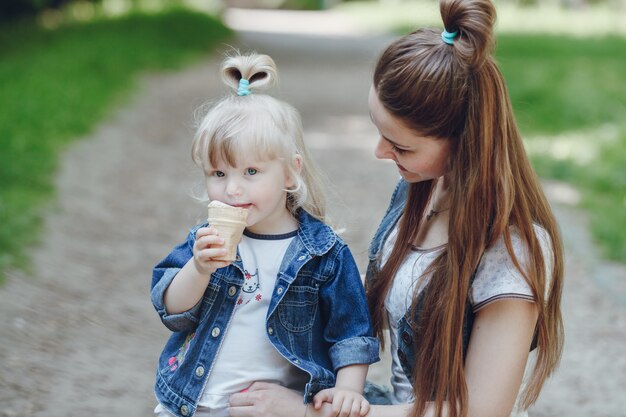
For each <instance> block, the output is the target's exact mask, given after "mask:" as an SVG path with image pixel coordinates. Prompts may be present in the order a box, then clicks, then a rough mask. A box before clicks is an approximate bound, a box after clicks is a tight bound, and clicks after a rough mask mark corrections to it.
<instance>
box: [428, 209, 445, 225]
mask: <svg viewBox="0 0 626 417" xmlns="http://www.w3.org/2000/svg"><path fill="white" fill-rule="evenodd" d="M448 210H450V207H448V208H445V209H441V210H435V209H430V211H429V212H428V214H427V215H426V221H427V222H428V221H430V219H432V218H433V217H435V216H437V215H438V214H439V213H443V212H444V211H448Z"/></svg>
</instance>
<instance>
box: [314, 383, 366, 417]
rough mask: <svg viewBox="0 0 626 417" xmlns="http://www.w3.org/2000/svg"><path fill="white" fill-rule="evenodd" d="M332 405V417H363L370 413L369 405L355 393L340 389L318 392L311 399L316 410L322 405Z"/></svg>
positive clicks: (361, 396)
mask: <svg viewBox="0 0 626 417" xmlns="http://www.w3.org/2000/svg"><path fill="white" fill-rule="evenodd" d="M325 402H326V403H332V408H331V410H332V416H333V417H365V416H366V415H367V413H369V411H370V403H369V402H368V401H367V400H366V399H365V398H364V397H363V395H361V394H360V393H358V392H356V391H350V390H347V389H341V388H328V389H325V390H322V391H320V392H318V393H317V394H316V395H315V397H314V398H313V405H314V408H315V409H316V410H319V409H320V408H321V407H322V404H323V403H325Z"/></svg>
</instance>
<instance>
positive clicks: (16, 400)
mask: <svg viewBox="0 0 626 417" xmlns="http://www.w3.org/2000/svg"><path fill="white" fill-rule="evenodd" d="M290 19H293V18H290ZM322 24H323V22H322V23H319V22H317V23H315V22H314V24H313V27H320V26H321V25H322ZM296 26H298V25H296ZM321 27H323V26H321ZM300 28H302V26H300ZM326 29H327V30H326V32H327V33H330V32H332V30H331V28H326ZM345 29H346V27H342V26H341V25H340V26H338V27H337V32H339V31H343V30H345ZM387 41H388V39H384V38H363V37H360V38H354V37H316V36H308V35H307V36H305V35H296V34H292V35H289V36H285V35H280V36H276V35H271V34H264V33H260V32H256V33H252V32H247V33H241V36H240V38H239V40H238V41H236V44H238V45H241V46H242V48H243V49H245V50H247V49H256V50H258V51H260V52H264V53H269V54H271V55H272V56H273V57H274V58H275V59H276V61H277V64H278V68H279V71H280V73H281V88H280V91H279V92H278V93H277V95H279V96H281V97H283V98H285V99H286V100H287V101H289V102H291V103H293V104H294V105H295V106H296V107H297V108H298V109H299V110H300V111H301V112H302V114H303V115H304V124H305V130H306V132H305V133H306V138H307V141H308V143H309V145H310V147H311V148H312V150H313V153H314V156H315V157H316V159H317V160H318V161H319V163H320V164H321V165H322V168H323V169H324V170H325V172H326V173H327V175H328V176H329V178H330V179H331V180H332V183H333V185H334V186H335V188H336V190H338V192H337V193H335V194H334V195H333V196H332V201H331V212H332V214H333V215H334V217H335V219H336V220H337V221H338V223H340V224H341V225H343V226H345V227H346V229H347V231H346V233H345V238H346V240H347V241H348V243H349V244H350V245H351V247H352V249H353V251H354V253H355V255H356V257H357V260H358V262H359V265H360V266H361V267H364V266H365V257H366V256H365V255H366V254H365V251H366V248H367V245H368V243H369V240H370V237H371V235H372V233H373V232H374V229H375V227H376V224H377V222H378V221H379V219H380V217H381V216H382V213H383V211H384V209H385V206H386V203H387V199H388V197H389V193H390V191H391V188H392V186H393V184H394V182H395V179H396V177H397V173H396V172H395V170H394V168H393V167H392V166H390V165H388V164H386V163H384V162H380V161H377V160H375V159H374V157H373V155H372V149H373V146H374V140H375V132H374V129H373V127H372V126H371V124H370V122H369V119H368V116H367V108H366V95H367V89H368V85H369V77H370V72H371V68H372V64H373V61H374V59H375V57H376V55H377V53H378V51H379V50H380V48H382V46H383V45H385V44H386V43H387ZM234 43H235V42H234ZM217 60H218V61H219V58H217ZM218 61H214V60H211V59H209V60H207V61H204V62H201V63H199V64H198V65H196V66H194V67H192V68H189V69H186V70H184V71H182V72H179V73H174V74H166V75H163V74H157V75H148V76H145V77H143V78H142V82H141V88H140V91H139V92H138V94H137V95H136V97H135V99H134V100H132V101H131V102H130V103H128V104H127V105H126V106H124V108H122V109H119V111H117V112H115V114H114V115H112V116H111V117H110V118H109V120H107V121H106V122H105V123H104V124H102V125H101V126H100V127H98V128H97V129H96V131H95V132H94V133H93V134H92V135H90V136H89V137H88V138H85V139H84V140H82V141H80V142H78V143H77V145H76V146H74V147H73V148H71V149H70V150H68V152H67V153H66V154H65V155H64V157H63V162H62V169H61V170H60V172H59V175H58V178H57V181H56V184H57V188H58V201H57V202H56V204H55V205H54V206H53V207H52V208H51V209H50V212H49V215H48V217H47V220H46V224H45V227H44V230H43V233H42V235H43V239H42V243H41V245H40V246H39V247H37V248H35V249H34V250H33V251H32V256H33V264H34V267H33V271H32V273H29V274H25V273H21V272H19V273H18V272H15V273H12V274H11V275H10V277H9V280H8V282H7V284H6V285H5V286H4V287H3V288H0V314H1V315H2V317H3V320H2V321H1V322H0V416H5V417H8V416H20V417H30V416H36V417H71V416H94V417H95V416H116V417H117V416H120V417H121V416H132V417H139V416H149V415H150V412H151V408H152V407H153V406H154V397H153V394H152V384H153V378H154V365H155V361H156V358H157V356H158V353H159V352H160V349H161V347H162V345H163V343H164V341H165V339H166V337H167V335H168V332H167V330H166V329H165V328H164V327H163V326H162V325H161V324H160V322H159V320H158V317H157V315H156V313H154V311H153V309H152V306H151V304H150V302H149V296H148V291H149V283H150V271H151V268H152V266H153V265H154V264H155V262H157V261H158V260H159V259H160V258H161V257H162V256H164V255H165V254H166V253H167V252H168V251H169V249H170V248H171V246H172V245H173V244H174V243H175V242H178V241H180V240H181V239H183V238H184V236H185V234H186V232H185V231H186V230H187V228H188V227H190V226H191V225H193V224H194V223H195V222H196V221H197V220H198V219H200V218H201V217H202V215H203V214H204V208H203V207H202V206H201V205H198V204H196V203H194V202H193V200H192V199H191V198H190V196H189V195H190V190H191V188H192V186H193V184H195V183H197V181H199V180H200V177H198V176H197V171H196V169H195V167H193V165H192V164H191V163H190V161H189V145H190V140H191V132H192V129H191V114H192V112H193V110H194V109H195V108H196V107H197V105H199V104H200V103H201V102H202V101H203V100H204V99H206V98H207V97H215V96H216V94H218V92H220V91H222V90H221V85H220V84H219V82H218V81H217V78H216V77H215V74H217V67H216V65H217V63H218ZM548 189H549V192H550V195H551V197H552V198H553V200H554V201H555V202H556V200H557V197H558V196H559V195H560V193H559V190H560V189H561V188H559V187H555V186H552V185H550V186H549V188H548ZM556 208H557V214H558V216H559V219H560V222H561V225H562V228H563V229H564V234H565V238H566V249H567V266H566V267H567V284H566V289H565V298H564V304H563V307H564V312H565V318H566V331H567V345H566V351H565V355H564V358H563V362H562V366H561V369H560V371H559V372H558V374H557V375H556V377H555V378H554V379H553V380H552V382H551V383H550V384H549V386H548V387H547V389H546V391H545V393H544V395H543V397H542V398H541V400H540V401H539V403H538V405H537V406H536V407H535V408H534V409H533V410H532V411H531V414H532V415H535V416H568V417H576V416H581V417H582V416H586V417H588V416H594V417H604V416H607V417H608V416H611V417H615V416H626V399H625V398H624V396H623V394H622V391H623V387H624V386H626V355H624V353H625V352H626V349H625V348H626V288H624V284H623V283H625V282H626V274H625V273H624V268H623V267H621V266H612V265H609V264H607V263H604V262H601V261H600V260H598V259H597V255H596V254H595V251H594V250H593V245H592V244H591V243H590V239H589V235H588V233H587V228H586V222H585V218H584V216H583V215H581V213H580V212H578V211H576V210H573V209H571V208H568V207H567V206H562V205H558V204H557V205H556ZM611 277H612V278H611ZM620 283H621V284H620ZM385 365H386V364H384V363H383V364H381V365H377V366H375V367H374V368H373V370H372V371H371V376H372V377H373V378H375V379H377V380H379V381H382V382H384V381H385V379H386V369H385Z"/></svg>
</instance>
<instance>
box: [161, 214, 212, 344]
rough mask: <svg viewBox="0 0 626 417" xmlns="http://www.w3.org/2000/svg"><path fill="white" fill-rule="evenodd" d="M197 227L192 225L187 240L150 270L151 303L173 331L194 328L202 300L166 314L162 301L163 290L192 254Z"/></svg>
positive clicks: (197, 320)
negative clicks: (189, 306) (184, 309)
mask: <svg viewBox="0 0 626 417" xmlns="http://www.w3.org/2000/svg"><path fill="white" fill-rule="evenodd" d="M199 227H200V226H196V227H194V228H193V229H192V230H191V231H190V232H189V235H188V236H187V240H186V241H185V242H183V243H181V244H180V245H178V246H176V247H175V248H174V249H173V250H172V252H170V254H169V255H167V256H166V257H165V259H163V260H162V261H161V262H159V263H158V264H157V265H156V266H155V267H154V269H153V271H152V285H151V287H150V298H151V301H152V304H153V305H154V308H155V309H156V311H157V313H158V314H159V316H160V317H161V321H162V322H163V324H164V325H165V326H166V327H167V328H168V329H170V330H172V331H174V332H178V331H191V330H194V329H195V328H196V327H197V325H198V322H199V317H200V306H201V305H202V300H200V301H199V302H198V304H196V305H195V306H194V307H192V308H191V309H189V310H187V311H184V312H182V313H178V314H168V313H167V311H166V310H165V301H164V296H165V291H166V290H167V288H168V287H169V286H170V284H171V283H172V280H173V279H174V277H176V274H178V271H180V270H181V268H182V267H183V266H185V264H186V263H187V261H189V259H191V258H192V256H193V244H194V242H195V240H196V231H197V230H198V228H199Z"/></svg>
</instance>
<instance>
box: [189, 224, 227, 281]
mask: <svg viewBox="0 0 626 417" xmlns="http://www.w3.org/2000/svg"><path fill="white" fill-rule="evenodd" d="M223 245H224V239H222V238H221V237H220V236H219V235H218V233H217V230H215V229H214V228H213V227H201V228H199V229H198V230H197V232H196V241H195V243H194V244H193V263H194V266H195V267H196V270H197V271H198V273H200V274H202V275H205V276H206V275H211V274H212V273H213V272H215V271H216V270H217V269H219V268H223V267H225V266H227V265H228V264H229V263H230V262H228V261H217V260H215V259H214V258H216V257H218V256H223V255H226V249H225V248H224V247H223Z"/></svg>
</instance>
